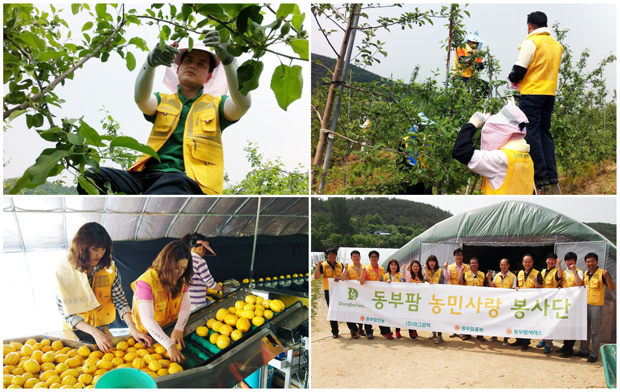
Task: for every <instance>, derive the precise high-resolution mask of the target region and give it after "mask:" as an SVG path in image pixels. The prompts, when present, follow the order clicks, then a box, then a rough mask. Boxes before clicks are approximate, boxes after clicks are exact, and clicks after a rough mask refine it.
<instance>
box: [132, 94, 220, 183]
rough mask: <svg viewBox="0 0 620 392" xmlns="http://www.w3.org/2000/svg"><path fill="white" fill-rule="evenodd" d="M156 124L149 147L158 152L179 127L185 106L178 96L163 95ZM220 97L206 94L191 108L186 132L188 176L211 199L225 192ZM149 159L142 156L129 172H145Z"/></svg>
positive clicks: (184, 149)
mask: <svg viewBox="0 0 620 392" xmlns="http://www.w3.org/2000/svg"><path fill="white" fill-rule="evenodd" d="M159 96H160V98H161V101H160V103H159V105H158V106H157V114H156V117H155V123H154V124H153V129H152V130H151V135H150V136H149V140H148V141H147V145H148V146H149V147H151V148H152V149H153V150H155V151H159V150H160V149H161V148H162V146H163V145H164V144H165V143H166V141H167V140H168V139H169V138H170V136H171V135H172V133H173V132H174V130H175V129H176V127H177V124H178V123H179V119H180V117H181V109H182V108H183V104H182V103H181V100H180V99H179V97H178V95H177V94H160V95H159ZM220 101H221V97H212V96H210V95H207V94H204V95H202V96H201V97H199V98H198V99H196V101H195V102H194V103H193V104H192V107H191V108H190V110H189V113H188V114H187V119H186V120H185V130H184V131H183V161H184V164H185V173H186V174H187V176H188V177H190V178H191V179H193V180H194V181H196V182H197V183H198V185H200V188H201V189H202V191H203V192H204V193H206V194H208V195H218V194H222V192H223V190H224V149H223V147H222V131H221V128H220V120H219V116H218V111H219V107H220ZM149 159H151V156H150V155H146V154H143V155H142V156H141V157H140V158H138V160H137V161H136V163H134V164H133V165H132V166H131V168H130V169H129V171H142V170H144V168H145V164H146V162H147V161H148V160H149Z"/></svg>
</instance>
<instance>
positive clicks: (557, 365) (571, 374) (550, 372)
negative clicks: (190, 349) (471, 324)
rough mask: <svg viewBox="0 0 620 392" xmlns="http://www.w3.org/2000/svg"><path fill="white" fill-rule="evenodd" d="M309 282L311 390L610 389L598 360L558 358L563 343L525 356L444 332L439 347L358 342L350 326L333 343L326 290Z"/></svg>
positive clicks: (425, 342) (424, 341)
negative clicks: (591, 361) (310, 304)
mask: <svg viewBox="0 0 620 392" xmlns="http://www.w3.org/2000/svg"><path fill="white" fill-rule="evenodd" d="M312 283H313V285H312V286H313V288H312V292H313V295H312V327H311V331H312V333H311V354H310V372H311V384H310V385H311V387H312V388H381V389H383V388H493V389H499V388H528V389H535V388H555V389H564V388H578V389H585V388H606V384H605V373H604V369H603V364H602V361H601V359H600V358H599V360H598V361H597V362H594V363H589V362H586V359H585V358H580V357H576V356H573V357H572V358H560V357H559V355H560V354H559V353H558V352H557V350H558V349H559V348H560V346H561V344H562V342H561V341H554V346H553V352H552V353H551V354H544V353H543V350H542V349H537V348H535V345H536V344H537V343H538V341H537V340H532V344H531V345H530V349H529V350H527V351H521V350H520V347H511V346H507V347H503V346H502V343H501V338H500V339H499V340H498V341H495V342H490V343H489V342H480V341H478V340H477V339H475V338H473V337H472V339H470V340H468V341H461V340H460V339H458V338H449V337H448V334H444V342H443V343H441V344H439V345H436V344H434V340H429V339H428V337H429V336H430V332H420V336H421V338H418V339H416V340H411V339H409V337H408V336H409V334H408V333H407V331H406V330H403V332H404V333H403V338H402V339H394V340H387V339H386V338H385V337H383V336H381V335H380V334H379V330H378V329H379V328H378V327H377V326H375V327H373V329H374V331H375V333H374V336H375V338H374V339H373V340H367V339H366V338H359V339H356V340H353V339H351V335H350V332H349V329H348V328H347V325H346V323H339V327H340V336H339V338H338V339H333V338H332V335H331V329H330V325H329V322H328V321H327V304H326V303H325V298H324V295H323V291H322V290H321V289H320V288H319V287H318V286H317V283H319V281H318V280H316V281H313V282H312ZM487 337H488V336H487ZM513 341H514V339H510V340H509V342H510V343H512V342H513ZM576 346H577V347H578V346H579V342H577V344H576Z"/></svg>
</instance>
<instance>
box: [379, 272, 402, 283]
mask: <svg viewBox="0 0 620 392" xmlns="http://www.w3.org/2000/svg"><path fill="white" fill-rule="evenodd" d="M402 277H403V274H401V273H400V272H397V273H396V275H394V280H392V277H391V275H390V273H389V272H388V273H385V274H383V281H384V282H400V278H402Z"/></svg>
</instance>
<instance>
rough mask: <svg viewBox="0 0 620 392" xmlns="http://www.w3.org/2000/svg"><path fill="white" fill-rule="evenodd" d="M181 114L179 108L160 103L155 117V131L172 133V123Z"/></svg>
mask: <svg viewBox="0 0 620 392" xmlns="http://www.w3.org/2000/svg"><path fill="white" fill-rule="evenodd" d="M179 112H180V110H179V109H177V108H174V107H172V106H170V105H168V104H166V103H160V104H159V106H158V107H157V117H155V124H154V125H153V131H155V132H164V133H168V132H170V131H171V129H170V128H171V126H172V123H173V122H174V120H175V119H176V118H177V115H178V114H179Z"/></svg>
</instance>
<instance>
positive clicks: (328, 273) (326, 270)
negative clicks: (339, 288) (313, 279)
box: [323, 261, 350, 290]
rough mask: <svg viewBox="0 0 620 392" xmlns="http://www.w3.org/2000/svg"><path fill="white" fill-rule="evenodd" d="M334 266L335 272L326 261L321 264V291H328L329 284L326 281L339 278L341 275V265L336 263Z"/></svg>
mask: <svg viewBox="0 0 620 392" xmlns="http://www.w3.org/2000/svg"><path fill="white" fill-rule="evenodd" d="M334 266H335V267H336V268H335V271H334V269H332V266H331V265H329V263H328V262H327V261H324V262H323V290H329V282H328V281H327V279H329V278H332V279H335V278H336V277H338V278H339V277H340V276H341V275H342V264H341V263H339V262H337V261H336V264H335V265H334ZM349 273H350V271H349Z"/></svg>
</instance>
